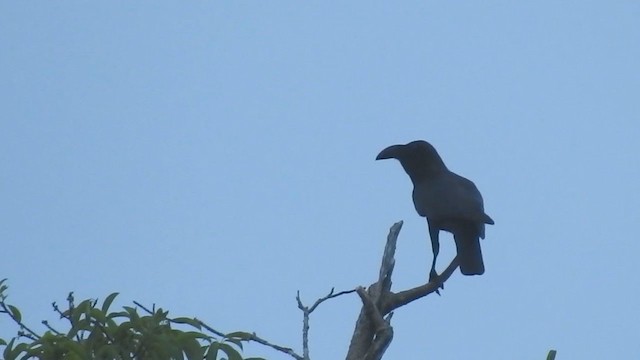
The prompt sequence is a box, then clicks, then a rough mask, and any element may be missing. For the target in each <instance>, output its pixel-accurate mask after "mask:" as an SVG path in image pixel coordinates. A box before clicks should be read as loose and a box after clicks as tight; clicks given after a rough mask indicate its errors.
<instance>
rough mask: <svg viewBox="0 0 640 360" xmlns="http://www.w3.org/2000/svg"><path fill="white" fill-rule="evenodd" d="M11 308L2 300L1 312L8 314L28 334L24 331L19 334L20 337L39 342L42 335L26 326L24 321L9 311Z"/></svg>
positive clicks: (0, 304) (0, 303)
mask: <svg viewBox="0 0 640 360" xmlns="http://www.w3.org/2000/svg"><path fill="white" fill-rule="evenodd" d="M9 306H11V305H7V304H6V303H5V301H4V298H3V299H2V300H0V308H2V310H0V312H2V313H5V314H8V315H9V317H10V318H11V319H12V320H13V321H14V322H15V323H16V324H18V326H20V329H21V330H26V331H27V332H26V333H24V332H22V331H20V332H18V335H20V336H26V337H28V338H30V339H32V340H37V339H40V335H38V334H37V333H36V332H35V331H33V330H31V329H30V328H29V327H28V326H27V325H25V324H24V323H23V322H22V320H19V319H18V318H17V317H16V316H15V315H14V314H13V312H12V311H11V310H10V309H9Z"/></svg>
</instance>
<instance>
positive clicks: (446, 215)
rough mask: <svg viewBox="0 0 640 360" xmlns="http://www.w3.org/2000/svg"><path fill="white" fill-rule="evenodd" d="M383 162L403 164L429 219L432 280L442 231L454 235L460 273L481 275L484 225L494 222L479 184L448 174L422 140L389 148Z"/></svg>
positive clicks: (415, 201) (418, 205)
mask: <svg viewBox="0 0 640 360" xmlns="http://www.w3.org/2000/svg"><path fill="white" fill-rule="evenodd" d="M382 159H397V160H399V161H400V164H401V165H402V167H403V168H404V171H406V173H407V175H409V177H410V178H411V182H413V205H414V206H415V208H416V211H417V212H418V214H419V215H420V216H424V217H426V218H427V223H428V226H429V236H430V237H431V246H432V248H433V262H432V264H431V271H430V272H429V280H430V281H431V280H433V279H435V278H436V277H437V276H438V274H437V272H436V270H435V267H436V259H437V257H438V253H439V252H440V241H439V239H438V235H439V232H440V230H444V231H448V232H450V233H452V234H453V238H454V240H455V243H456V249H457V252H458V262H459V264H460V271H461V272H462V273H463V274H464V275H482V274H483V273H484V263H483V261H482V250H481V249H480V238H482V239H484V225H485V224H491V225H493V224H494V222H493V220H492V219H491V218H490V217H489V215H487V214H485V213H484V204H483V201H482V195H480V191H478V188H477V187H476V185H475V184H474V183H473V182H472V181H471V180H468V179H466V178H464V177H462V176H460V175H458V174H456V173H454V172H452V171H449V169H447V166H446V165H445V164H444V162H443V161H442V158H441V157H440V155H438V152H437V151H436V149H435V148H434V147H433V146H432V145H431V144H429V143H428V142H426V141H423V140H417V141H413V142H410V143H408V144H406V145H392V146H389V147H388V148H386V149H384V150H382V151H381V152H380V154H378V156H377V157H376V160H382Z"/></svg>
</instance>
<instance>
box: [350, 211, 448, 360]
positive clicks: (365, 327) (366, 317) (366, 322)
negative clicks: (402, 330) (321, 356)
mask: <svg viewBox="0 0 640 360" xmlns="http://www.w3.org/2000/svg"><path fill="white" fill-rule="evenodd" d="M401 229H402V221H400V222H397V223H395V224H393V226H391V229H389V235H387V243H386V246H385V249H384V254H383V256H382V264H381V265H380V272H379V275H378V281H377V282H375V283H373V284H371V285H370V286H369V288H368V289H367V290H366V291H365V289H364V288H362V287H359V288H357V289H356V291H357V293H358V295H359V296H360V299H361V300H362V309H361V310H360V315H359V316H358V320H357V321H356V326H355V329H354V331H353V335H352V337H351V343H350V344H349V351H348V353H347V357H346V359H347V360H361V359H365V360H379V359H382V356H383V355H384V353H385V351H386V350H387V347H388V346H389V344H390V343H391V340H393V328H392V327H391V317H392V316H393V312H392V311H393V310H395V309H397V308H399V307H401V306H404V305H406V304H408V303H410V302H412V301H415V300H417V299H420V298H422V297H425V296H427V295H429V294H431V293H433V292H437V291H438V288H439V287H440V285H442V284H443V283H444V282H445V281H447V280H448V279H449V277H451V275H452V274H453V272H454V271H455V270H456V269H457V268H458V259H457V257H456V258H454V259H453V260H452V261H451V264H449V266H448V267H447V268H446V269H445V270H444V271H443V272H442V274H440V276H438V277H437V278H436V279H434V280H433V281H432V282H428V283H426V284H424V285H420V286H417V287H415V288H413V289H409V290H405V291H400V292H398V293H393V292H392V291H391V284H392V281H391V276H392V274H393V268H394V266H395V250H396V244H397V241H398V235H399V234H400V230H401ZM385 315H387V317H386V319H385V318H384V316H385Z"/></svg>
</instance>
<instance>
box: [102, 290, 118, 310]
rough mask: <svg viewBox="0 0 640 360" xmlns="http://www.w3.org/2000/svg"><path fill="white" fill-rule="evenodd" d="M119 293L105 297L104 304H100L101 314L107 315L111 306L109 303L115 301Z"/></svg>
mask: <svg viewBox="0 0 640 360" xmlns="http://www.w3.org/2000/svg"><path fill="white" fill-rule="evenodd" d="M118 294H119V293H117V292H114V293H112V294H111V295H109V296H107V298H106V299H104V302H103V303H102V312H103V313H105V314H106V313H107V311H109V307H110V306H111V303H112V302H113V300H115V298H116V296H118Z"/></svg>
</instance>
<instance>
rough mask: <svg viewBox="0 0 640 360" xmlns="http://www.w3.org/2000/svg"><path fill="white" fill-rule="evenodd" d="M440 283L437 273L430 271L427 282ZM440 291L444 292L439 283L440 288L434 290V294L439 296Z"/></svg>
mask: <svg viewBox="0 0 640 360" xmlns="http://www.w3.org/2000/svg"><path fill="white" fill-rule="evenodd" d="M439 281H440V276H439V275H438V273H437V272H436V270H435V269H432V270H431V271H430V272H429V282H430V283H431V282H436V283H437V282H439ZM440 289H442V290H444V284H443V283H440V286H438V288H436V294H438V295H440Z"/></svg>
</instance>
